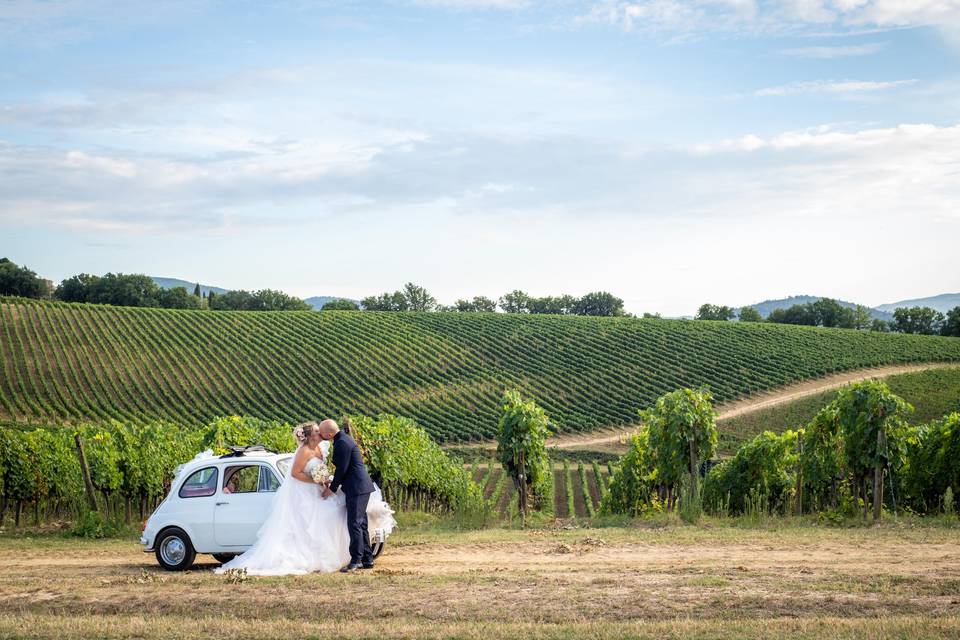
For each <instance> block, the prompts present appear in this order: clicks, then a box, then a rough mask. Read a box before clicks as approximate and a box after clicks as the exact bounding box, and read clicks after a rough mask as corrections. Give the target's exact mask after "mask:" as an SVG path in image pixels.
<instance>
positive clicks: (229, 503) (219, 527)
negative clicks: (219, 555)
mask: <svg viewBox="0 0 960 640" xmlns="http://www.w3.org/2000/svg"><path fill="white" fill-rule="evenodd" d="M279 486H280V482H279V481H278V480H277V478H276V475H275V474H274V473H273V471H271V470H270V468H269V467H268V466H267V465H264V464H262V463H259V462H239V463H238V464H235V465H230V466H228V467H226V468H225V469H224V471H223V481H222V482H221V484H220V492H219V493H218V494H217V501H216V508H215V510H214V537H215V539H216V541H217V545H219V546H221V547H249V546H250V545H252V544H253V543H254V541H255V540H256V539H257V531H259V530H260V526H261V525H262V524H263V521H264V520H265V519H266V517H267V514H268V513H269V512H270V504H271V503H272V502H273V496H274V495H275V494H276V491H277V488H278V487H279Z"/></svg>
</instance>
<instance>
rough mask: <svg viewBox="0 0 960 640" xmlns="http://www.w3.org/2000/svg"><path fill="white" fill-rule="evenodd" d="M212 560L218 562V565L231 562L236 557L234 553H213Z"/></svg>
mask: <svg viewBox="0 0 960 640" xmlns="http://www.w3.org/2000/svg"><path fill="white" fill-rule="evenodd" d="M211 555H213V559H214V560H216V561H217V562H219V563H220V564H227V563H228V562H230V561H231V560H233V559H234V558H236V557H237V554H235V553H214V554H211Z"/></svg>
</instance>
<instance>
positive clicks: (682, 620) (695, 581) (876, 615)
mask: <svg viewBox="0 0 960 640" xmlns="http://www.w3.org/2000/svg"><path fill="white" fill-rule="evenodd" d="M730 522H731V521H726V522H722V521H711V520H707V521H705V522H704V524H703V525H701V526H699V527H691V526H681V525H679V524H677V523H676V522H674V521H667V520H663V521H640V522H638V523H635V524H633V525H631V526H627V527H605V528H591V529H587V528H583V529H581V528H560V527H557V528H552V527H551V528H541V529H533V530H527V531H521V530H508V529H487V530H481V531H473V532H456V531H450V530H446V529H445V528H444V527H442V526H437V525H434V524H430V523H427V524H420V525H417V524H413V521H412V519H411V518H407V519H406V520H405V522H404V524H405V525H406V526H404V527H403V528H402V529H401V530H400V531H398V532H397V533H396V534H395V535H394V536H393V537H392V538H391V540H390V545H389V547H388V549H387V551H386V552H385V554H384V556H383V557H382V558H381V560H380V561H379V562H378V565H377V568H376V569H375V570H374V571H373V572H369V573H362V574H359V575H348V576H344V575H340V574H332V575H317V574H315V575H308V576H300V577H282V578H280V577H272V578H250V579H248V580H247V581H246V582H243V583H238V584H231V583H229V582H228V581H227V580H226V579H225V578H223V577H221V576H216V575H214V574H213V573H212V572H211V571H210V569H212V568H213V567H214V566H215V565H214V563H213V562H212V561H211V560H210V559H209V558H208V557H205V556H201V557H200V558H199V563H200V564H198V565H197V567H196V568H195V569H194V570H192V571H190V572H187V573H166V572H163V571H161V570H160V569H159V568H158V567H157V565H156V564H155V561H154V559H153V557H152V556H149V555H145V554H143V553H142V552H141V551H140V550H139V547H138V546H137V544H136V543H135V542H134V541H133V540H132V539H124V540H107V541H86V540H83V541H78V540H73V539H65V538H62V537H59V536H51V535H41V536H33V537H28V536H23V535H18V536H16V537H11V535H10V534H9V533H7V534H2V535H0V566H3V571H2V572H0V638H20V637H40V638H81V637H83V638H92V637H130V636H135V637H142V638H184V639H187V638H195V637H220V638H222V637H230V638H265V637H282V638H290V637H295V638H307V637H324V638H339V637H353V638H403V637H426V638H439V637H465V638H484V639H488V638H512V637H518V636H523V637H531V638H578V639H579V638H584V637H588V638H620V637H625V636H629V637H642V638H720V637H742V638H780V637H785V636H789V637H799V638H813V637H818V638H819V637H827V638H855V637H871V638H906V637H910V638H955V637H957V636H958V635H960V618H958V617H957V612H958V609H960V527H958V526H956V524H957V523H956V521H954V524H955V526H953V527H950V526H947V525H946V524H944V522H943V521H937V520H927V521H919V520H901V521H896V522H894V521H891V522H888V523H886V524H884V525H882V526H877V527H859V526H857V527H853V528H842V529H837V528H825V527H820V526H816V525H814V524H811V523H810V522H802V523H801V522H798V521H794V520H778V521H776V523H775V524H774V523H771V524H770V526H769V528H766V527H763V526H757V527H752V528H751V527H747V526H731V525H730Z"/></svg>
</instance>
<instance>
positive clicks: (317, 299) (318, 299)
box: [304, 296, 360, 311]
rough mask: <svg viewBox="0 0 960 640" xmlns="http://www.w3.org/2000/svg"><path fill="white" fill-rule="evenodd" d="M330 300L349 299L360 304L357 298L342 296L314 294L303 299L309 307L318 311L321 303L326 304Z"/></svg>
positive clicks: (321, 306)
mask: <svg viewBox="0 0 960 640" xmlns="http://www.w3.org/2000/svg"><path fill="white" fill-rule="evenodd" d="M331 300H349V301H350V302H354V303H356V304H357V306H360V301H359V300H354V299H353V298H344V297H341V296H314V297H312V298H307V299H306V300H304V302H306V303H307V304H309V305H310V306H311V307H313V308H314V309H316V310H317V311H320V309H322V308H323V305H325V304H327V303H328V302H330V301H331Z"/></svg>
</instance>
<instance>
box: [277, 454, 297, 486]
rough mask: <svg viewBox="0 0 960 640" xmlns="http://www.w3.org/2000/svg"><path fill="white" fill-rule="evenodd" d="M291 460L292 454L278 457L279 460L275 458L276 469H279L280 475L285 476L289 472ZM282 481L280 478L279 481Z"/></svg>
mask: <svg viewBox="0 0 960 640" xmlns="http://www.w3.org/2000/svg"><path fill="white" fill-rule="evenodd" d="M292 462H293V456H289V457H286V458H280V459H279V460H277V469H279V470H280V475H282V476H283V477H284V478H286V477H287V475H288V474H289V473H290V464H291V463H292ZM282 481H283V480H282V478H281V482H282Z"/></svg>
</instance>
